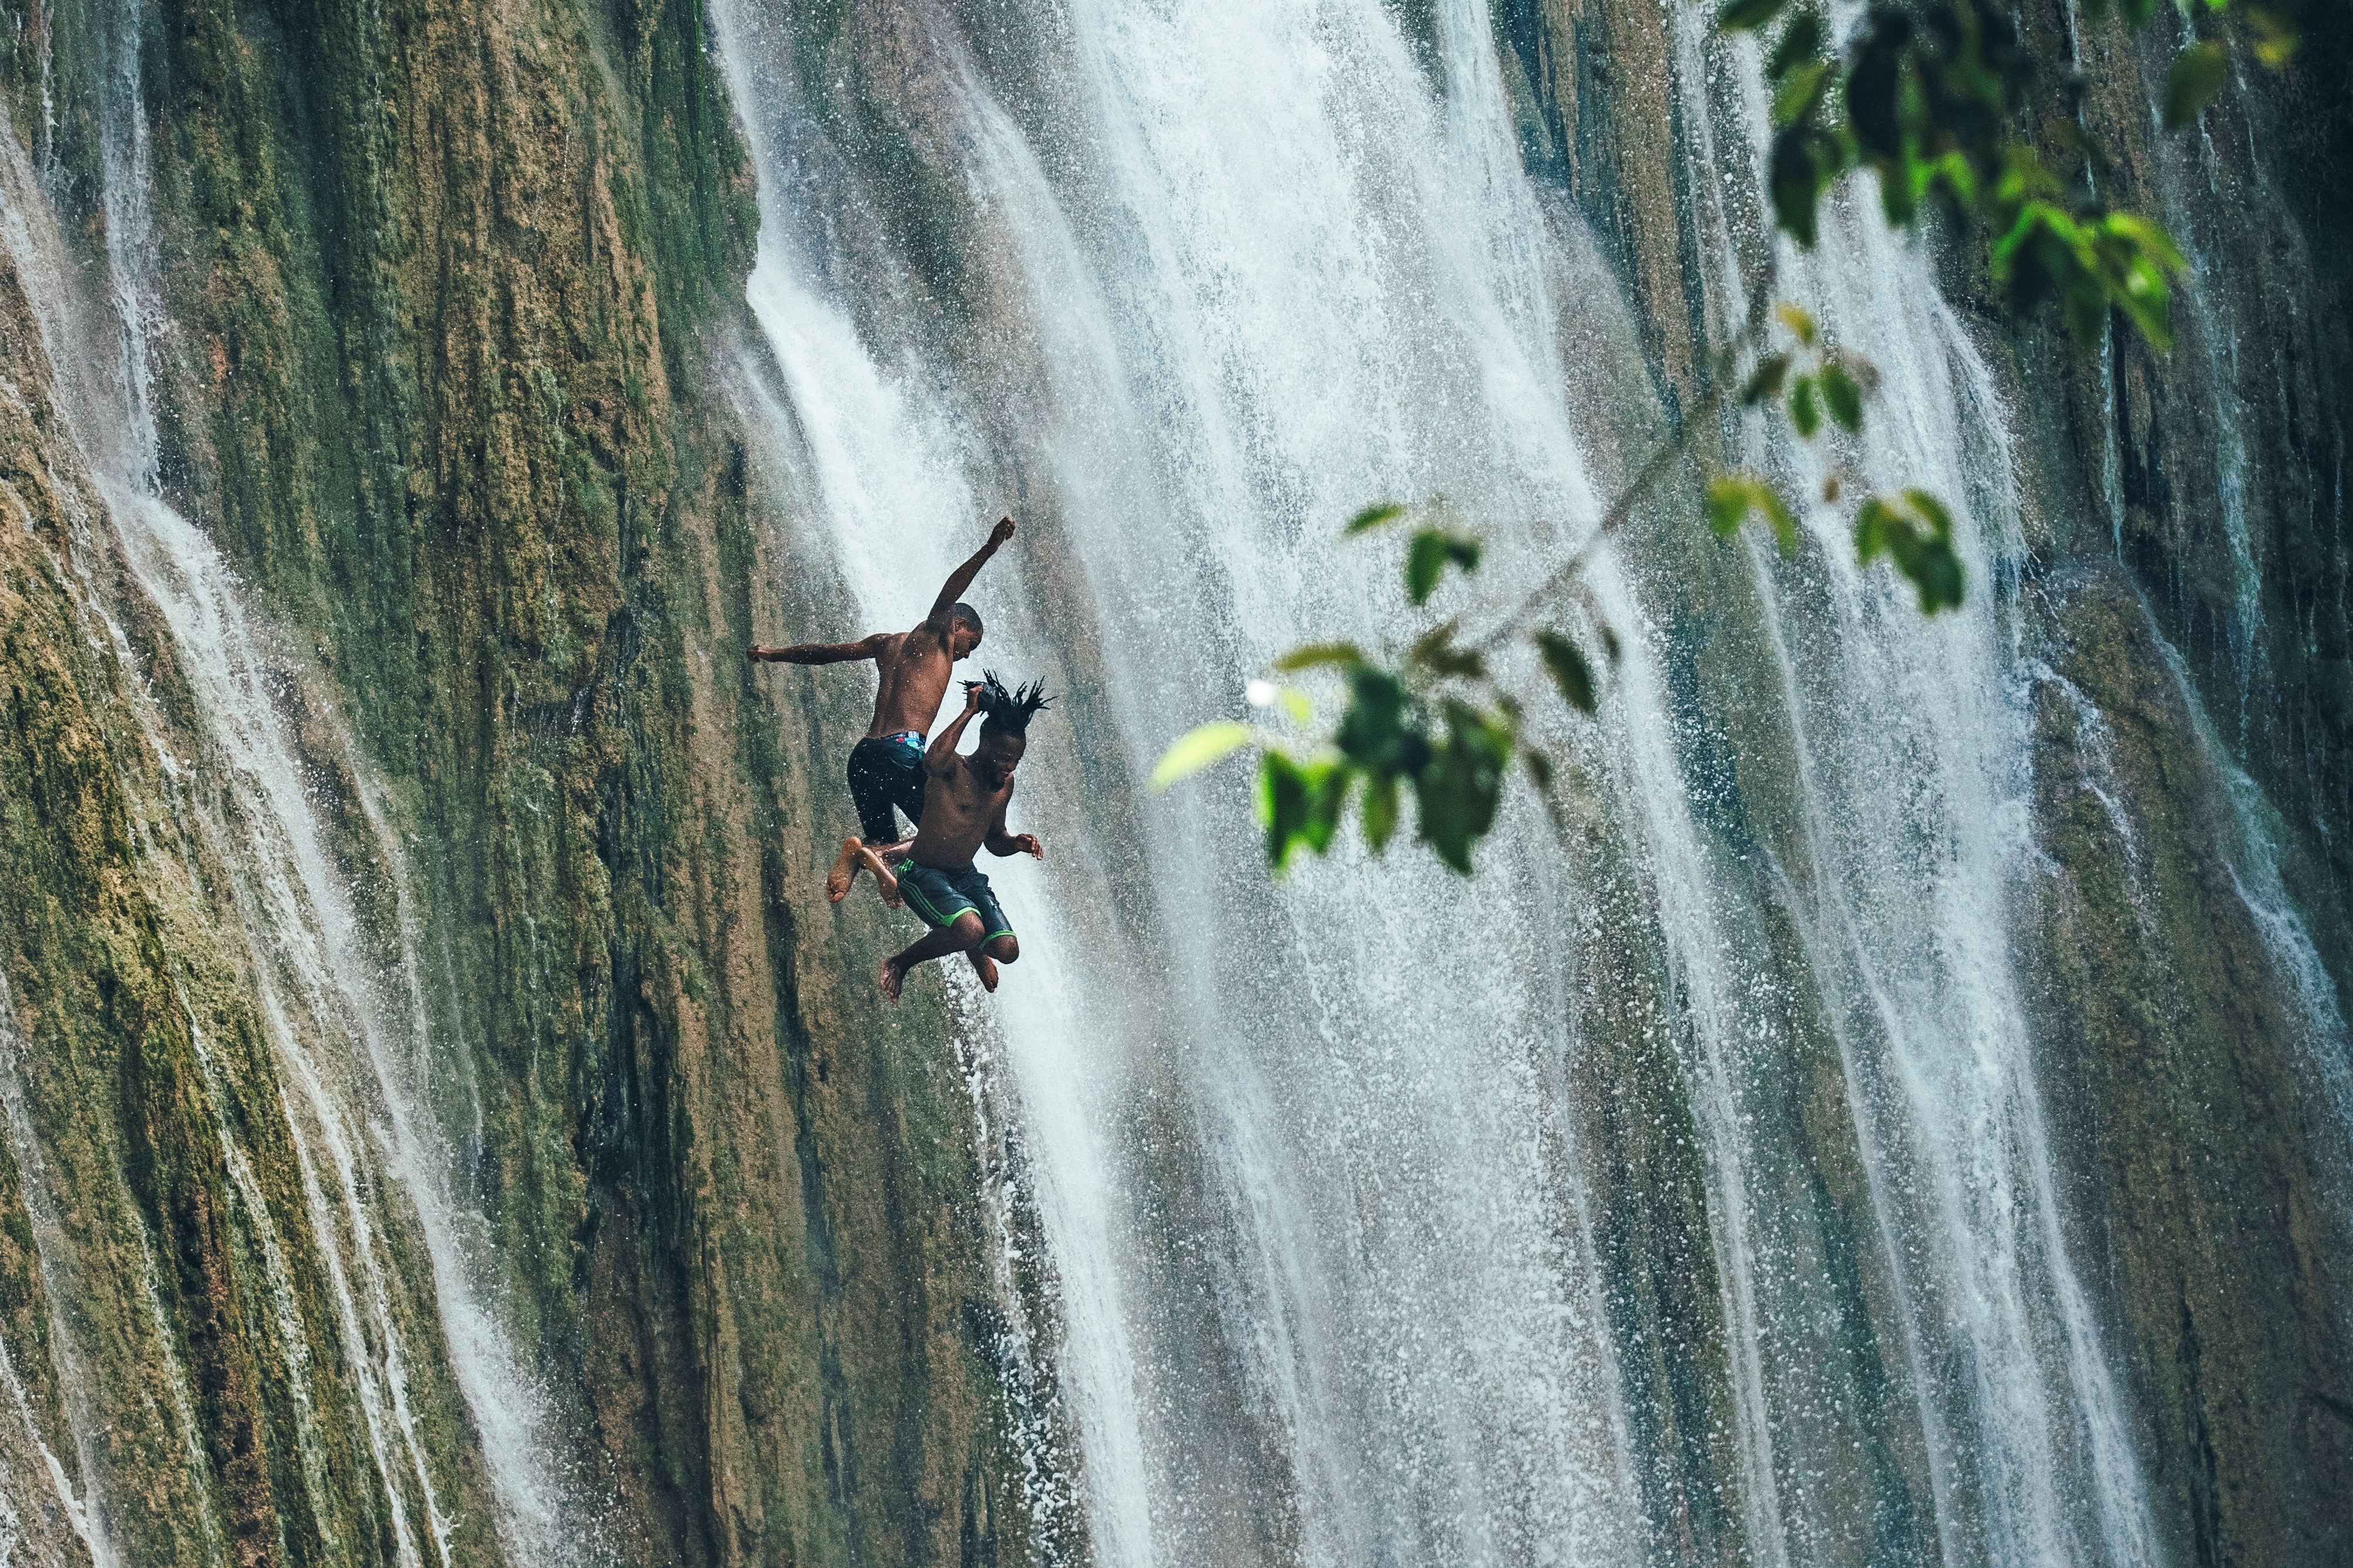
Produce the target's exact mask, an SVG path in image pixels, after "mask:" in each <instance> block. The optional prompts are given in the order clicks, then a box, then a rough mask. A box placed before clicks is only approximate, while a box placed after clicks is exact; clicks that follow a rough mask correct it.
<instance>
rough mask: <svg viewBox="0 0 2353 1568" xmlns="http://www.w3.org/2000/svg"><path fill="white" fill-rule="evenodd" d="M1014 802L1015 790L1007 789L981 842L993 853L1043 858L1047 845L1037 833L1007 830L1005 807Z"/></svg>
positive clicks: (1001, 855) (999, 855)
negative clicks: (986, 835) (994, 819)
mask: <svg viewBox="0 0 2353 1568" xmlns="http://www.w3.org/2000/svg"><path fill="white" fill-rule="evenodd" d="M1012 804H1013V792H1012V791H1011V790H1007V791H1006V792H1005V798H1004V799H1003V800H1000V801H998V802H997V820H996V821H994V822H992V823H990V824H989V825H988V837H986V838H984V839H982V840H981V844H982V845H983V847H986V848H987V850H988V852H989V853H990V854H991V855H996V856H998V857H1003V856H1007V855H1027V856H1029V858H1031V859H1032V860H1043V859H1044V858H1046V847H1045V846H1044V845H1043V844H1040V843H1039V842H1038V836H1037V835H1036V834H1034V833H1008V832H1006V831H1005V808H1006V807H1007V806H1008V805H1012Z"/></svg>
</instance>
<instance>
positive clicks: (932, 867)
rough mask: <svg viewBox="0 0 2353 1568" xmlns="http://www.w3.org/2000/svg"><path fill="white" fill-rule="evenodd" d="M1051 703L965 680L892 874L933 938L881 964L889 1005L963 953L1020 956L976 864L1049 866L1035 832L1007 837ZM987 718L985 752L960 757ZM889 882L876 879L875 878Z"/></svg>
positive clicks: (1033, 691)
mask: <svg viewBox="0 0 2353 1568" xmlns="http://www.w3.org/2000/svg"><path fill="white" fill-rule="evenodd" d="M1048 701H1049V699H1048V698H1047V696H1046V692H1045V688H1044V684H1043V683H1042V682H1035V681H1033V682H1032V683H1030V684H1029V686H1027V687H1024V688H1023V689H1021V690H1020V691H1018V692H1013V691H1008V690H1007V689H1005V688H1004V687H1002V686H1000V685H998V684H997V677H996V676H994V675H990V676H988V677H987V679H984V680H976V681H970V680H968V681H966V682H965V690H964V711H963V712H962V713H959V714H957V715H956V719H955V722H954V723H953V724H950V725H949V726H948V727H947V728H946V729H944V730H943V731H940V738H939V739H938V740H936V741H934V742H932V748H931V750H930V751H928V752H924V753H923V772H924V773H925V774H927V775H928V776H929V781H930V782H929V787H928V788H927V790H926V792H925V795H924V805H926V806H927V807H928V808H929V809H928V810H927V811H926V813H925V815H924V816H923V826H922V827H921V829H920V830H918V831H917V833H916V834H915V841H914V843H913V844H912V845H910V846H908V848H907V856H906V858H905V859H903V860H901V861H900V862H899V864H898V866H897V868H896V871H897V882H898V889H899V891H900V892H902V893H903V894H904V895H905V896H906V901H907V904H908V906H909V907H910V908H912V909H913V910H914V911H915V912H916V913H917V914H919V915H921V916H923V923H924V924H925V925H927V926H929V927H931V928H932V930H931V934H930V935H928V936H926V937H924V938H923V940H922V941H921V942H916V943H915V944H914V946H913V947H911V948H909V949H907V951H905V952H902V953H900V954H899V955H898V956H897V957H895V958H888V959H885V960H883V962H882V969H881V973H879V974H878V975H877V976H876V977H875V978H876V979H877V981H879V982H880V983H881V987H882V994H884V995H885V996H888V997H889V998H891V1000H892V1001H893V1002H896V1001H897V1000H898V999H899V988H900V987H901V986H902V985H904V984H906V982H907V971H909V970H911V969H913V968H914V967H915V965H917V964H919V963H926V962H928V961H930V960H932V959H934V958H944V957H946V956H947V955H948V954H949V953H951V952H962V953H968V954H970V955H972V957H973V958H974V959H975V961H976V962H977V961H978V960H980V959H983V958H988V959H994V960H995V961H996V962H997V963H1012V962H1013V961H1014V960H1015V959H1017V958H1018V957H1020V956H1021V944H1020V943H1019V942H1017V941H1015V940H1014V936H1013V927H1012V924H1011V923H1010V922H1009V921H1007V920H1006V918H1005V911H1004V910H1002V909H999V908H998V907H997V895H996V894H995V893H993V892H991V891H990V890H989V886H988V879H987V877H985V876H983V875H982V874H981V873H980V872H979V871H978V870H977V869H976V868H974V866H973V863H972V858H973V854H974V852H975V851H976V850H978V849H980V848H982V847H987V850H988V852H989V853H990V854H991V855H997V856H1007V855H1029V856H1031V857H1034V858H1037V859H1039V860H1043V859H1044V858H1046V847H1045V846H1044V845H1042V844H1040V843H1039V842H1038V838H1037V836H1036V835H1035V834H1031V833H1008V832H1006V831H1005V807H1006V805H1007V803H1008V802H1009V801H1010V800H1012V798H1013V770H1014V769H1015V768H1016V767H1017V766H1018V765H1019V763H1020V762H1021V753H1022V752H1025V751H1027V750H1029V719H1030V716H1031V715H1032V714H1034V713H1036V712H1037V711H1038V710H1039V709H1041V708H1043V707H1045V706H1046V705H1047V702H1048ZM984 711H985V712H987V715H988V719H987V721H986V722H985V723H983V724H982V725H981V727H980V744H979V745H978V746H977V747H976V748H975V749H974V751H973V753H972V755H970V756H968V757H960V756H957V755H956V742H959V741H961V740H963V739H964V729H965V725H967V724H969V723H971V722H972V716H973V715H974V714H976V713H979V712H984ZM889 875H890V873H888V872H878V873H877V874H876V879H877V880H881V879H883V878H885V877H888V876H889ZM886 885H887V884H886ZM989 989H990V990H992V991H994V990H996V989H997V987H996V986H994V985H992V986H990V987H989Z"/></svg>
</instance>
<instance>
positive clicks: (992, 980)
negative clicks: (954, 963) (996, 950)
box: [965, 951, 997, 991]
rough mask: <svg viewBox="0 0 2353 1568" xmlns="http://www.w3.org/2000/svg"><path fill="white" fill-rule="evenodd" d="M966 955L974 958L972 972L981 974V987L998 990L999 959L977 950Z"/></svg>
mask: <svg viewBox="0 0 2353 1568" xmlns="http://www.w3.org/2000/svg"><path fill="white" fill-rule="evenodd" d="M965 957H967V958H969V959H971V960H972V972H973V973H975V974H977V975H979V976H980V988H981V989H982V990H984V991H994V990H996V989H997V960H995V959H993V958H991V957H989V956H988V954H987V953H985V952H977V951H976V952H969V953H966V954H965Z"/></svg>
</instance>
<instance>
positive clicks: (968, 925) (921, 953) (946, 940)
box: [874, 910, 980, 1002]
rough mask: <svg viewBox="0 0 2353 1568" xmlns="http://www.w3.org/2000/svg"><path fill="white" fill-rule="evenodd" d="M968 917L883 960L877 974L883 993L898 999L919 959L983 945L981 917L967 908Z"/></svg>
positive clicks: (938, 956)
mask: <svg viewBox="0 0 2353 1568" xmlns="http://www.w3.org/2000/svg"><path fill="white" fill-rule="evenodd" d="M979 945H980V921H979V920H978V919H977V918H975V917H974V916H973V914H972V911H971V910H965V918H964V919H962V920H959V921H956V923H955V924H954V925H945V926H942V927H940V929H939V930H937V931H933V932H931V933H930V934H928V935H926V936H925V937H924V938H923V940H922V941H921V942H917V943H915V945H914V946H913V947H911V948H909V949H907V951H906V952H902V953H900V954H898V955H897V956H896V957H893V958H886V959H884V960H883V961H882V967H881V970H880V971H878V972H877V973H876V974H875V976H874V979H875V983H876V984H879V985H881V987H882V994H883V995H885V996H888V997H889V998H891V1000H892V1001H893V1002H896V1001H897V1000H898V999H899V988H900V987H901V986H902V985H904V984H906V983H907V972H908V971H909V970H911V969H913V968H914V967H915V965H917V964H919V963H930V962H931V961H932V960H933V959H935V958H945V957H946V956H947V955H948V954H949V953H951V952H964V951H965V949H967V948H973V947H978V946H979Z"/></svg>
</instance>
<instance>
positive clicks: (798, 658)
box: [744, 632, 891, 664]
mask: <svg viewBox="0 0 2353 1568" xmlns="http://www.w3.org/2000/svg"><path fill="white" fill-rule="evenodd" d="M890 641H891V634H890V633H889V632H876V633H875V634H874V635H873V636H871V637H860V639H859V640H858V641H856V642H803V643H795V644H794V645H793V646H792V647H762V646H760V645H759V644H758V643H754V644H753V645H752V646H751V647H747V648H745V649H744V658H748V659H750V660H751V661H752V662H753V663H754V664H848V663H849V662H850V661H851V660H853V659H860V658H881V655H882V650H883V649H884V648H885V647H888V646H889V645H890Z"/></svg>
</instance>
